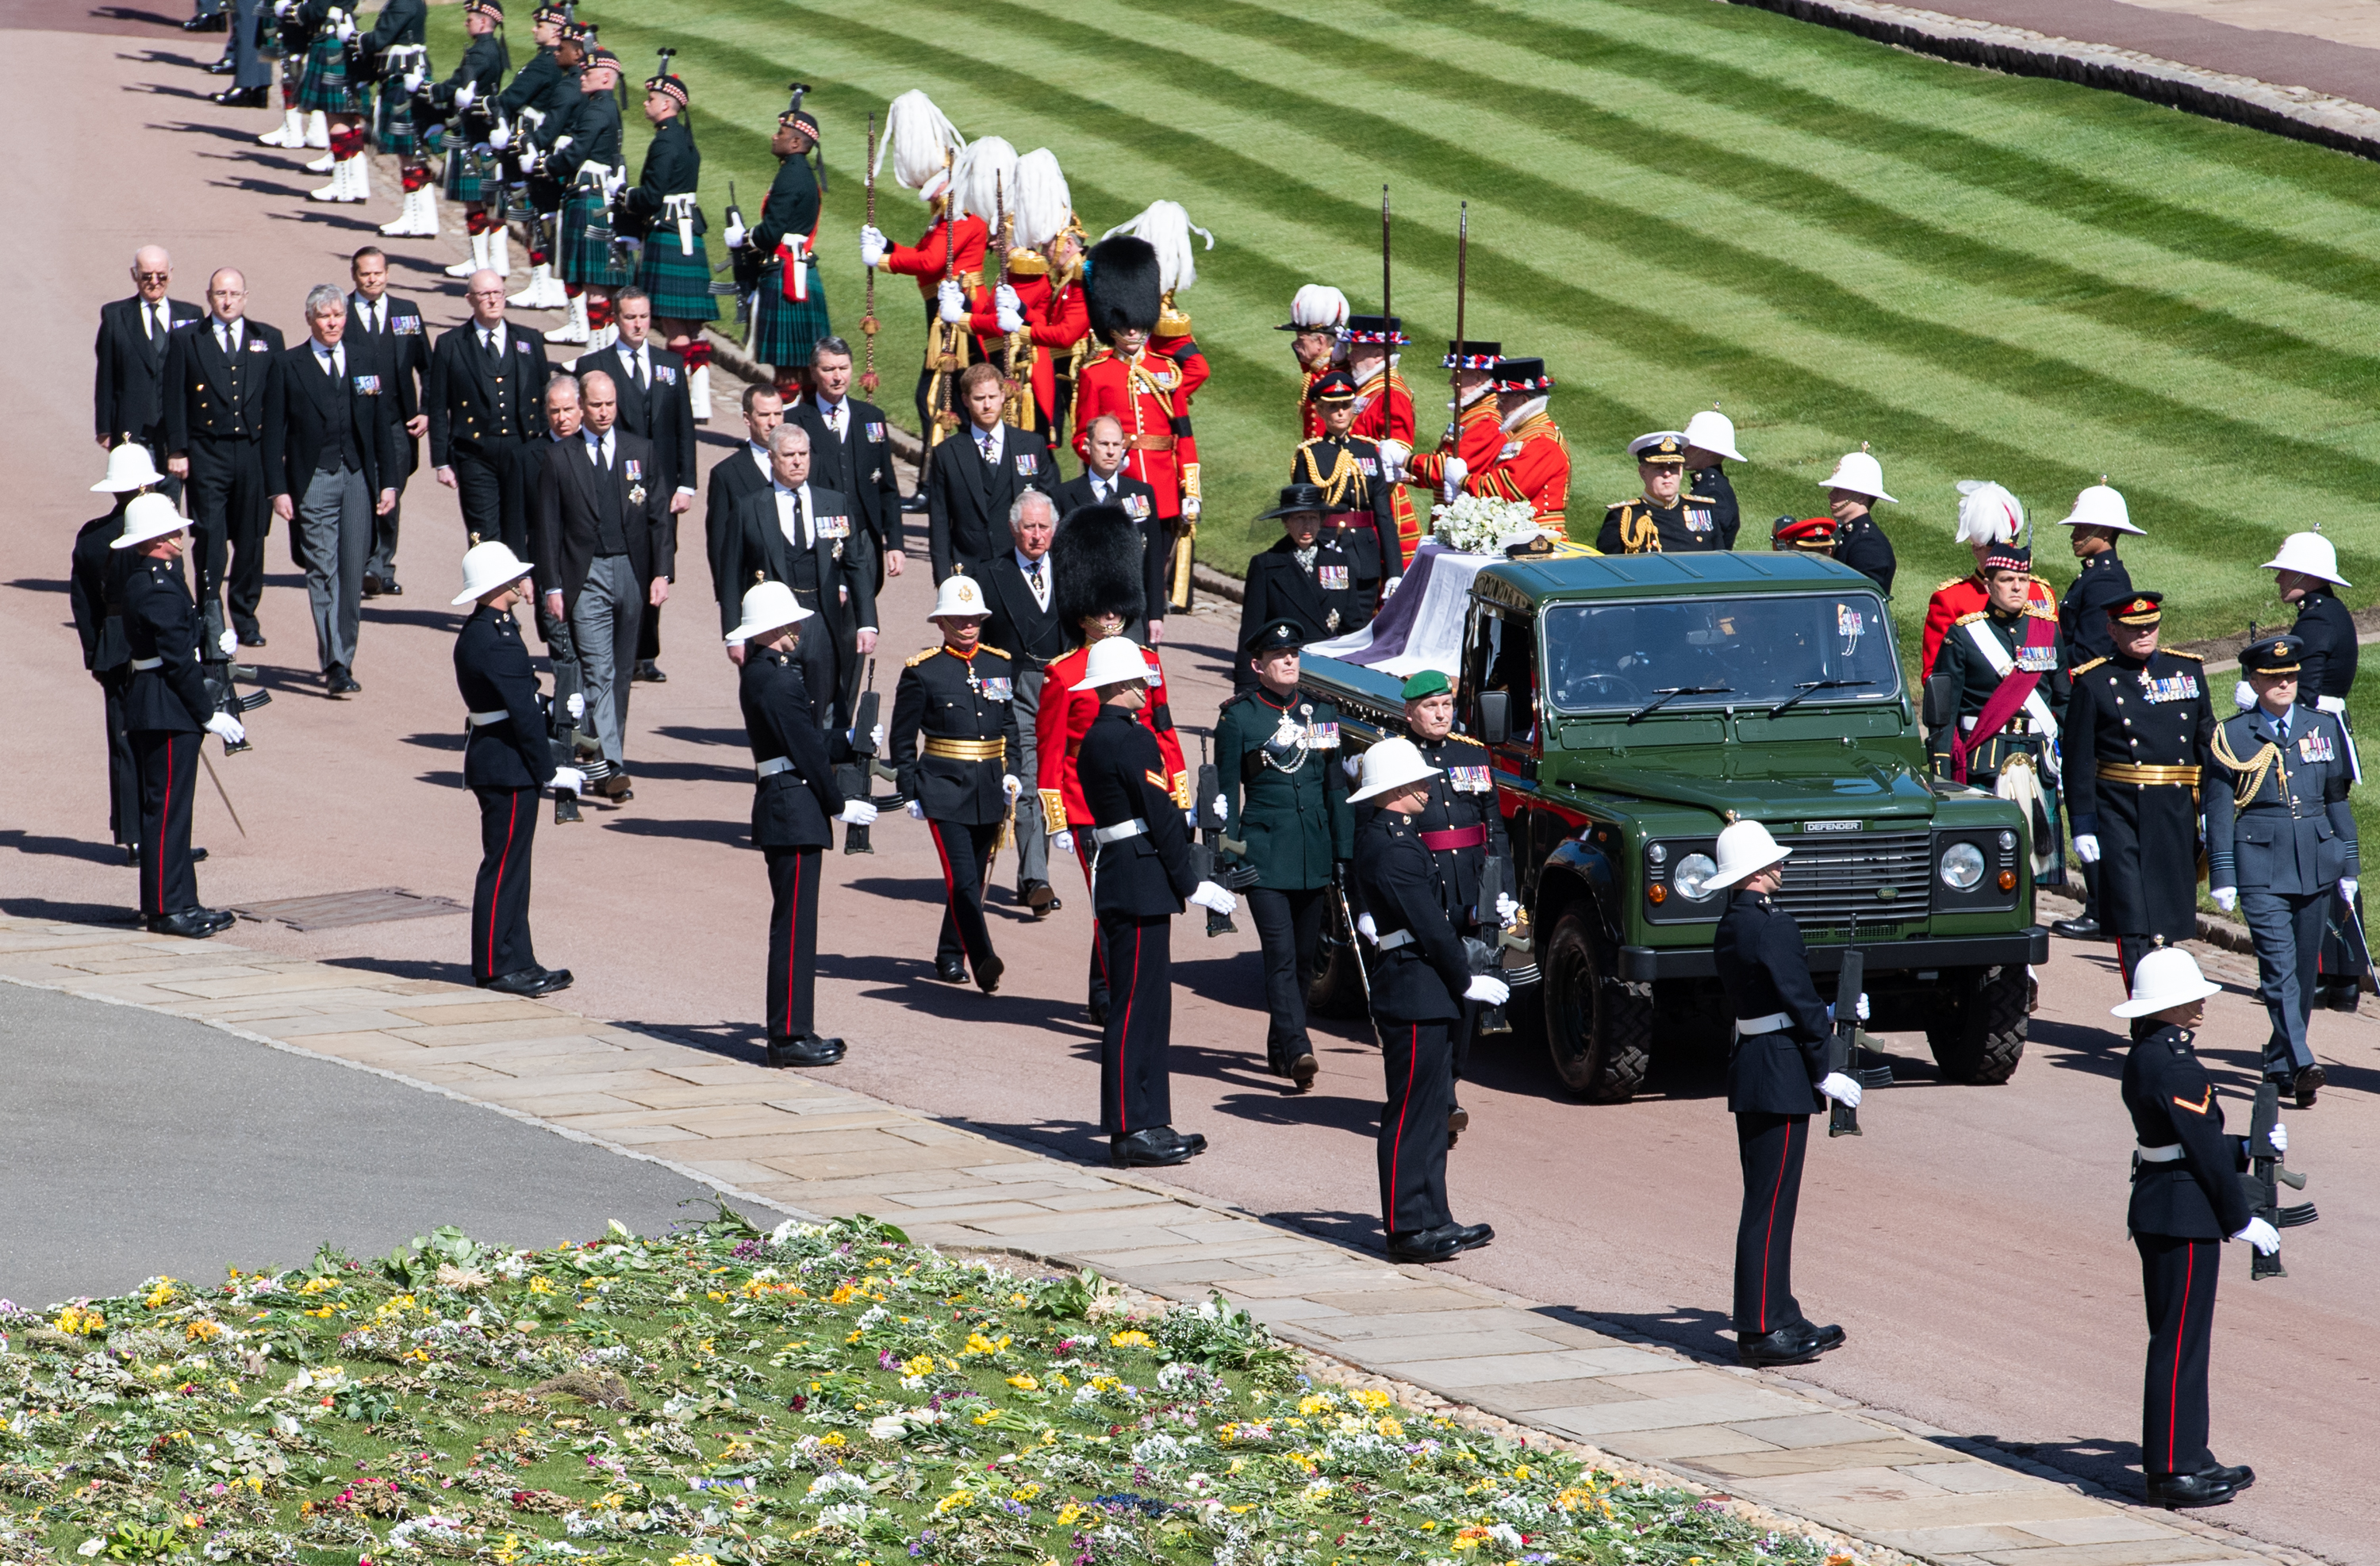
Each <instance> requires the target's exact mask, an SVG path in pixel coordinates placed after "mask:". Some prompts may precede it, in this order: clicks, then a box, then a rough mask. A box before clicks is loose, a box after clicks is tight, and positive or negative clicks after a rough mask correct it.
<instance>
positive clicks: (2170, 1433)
mask: <svg viewBox="0 0 2380 1566" xmlns="http://www.w3.org/2000/svg"><path fill="white" fill-rule="evenodd" d="M2181 1256H2182V1259H2181V1322H2180V1328H2179V1329H2177V1330H2176V1331H2175V1333H2174V1335H2173V1379H2172V1381H2171V1382H2170V1383H2168V1387H2167V1389H2166V1395H2165V1471H2166V1472H2167V1473H2168V1474H2170V1473H2172V1472H2173V1442H2174V1426H2177V1425H2179V1424H2180V1422H2181V1340H2182V1339H2183V1337H2184V1336H2186V1335H2187V1334H2188V1333H2189V1331H2190V1285H2191V1280H2192V1278H2193V1277H2194V1276H2195V1275H2196V1274H2197V1271H2198V1247H2197V1246H2196V1245H2190V1246H2187V1247H2185V1248H2184V1249H2183V1251H2182V1254H2181Z"/></svg>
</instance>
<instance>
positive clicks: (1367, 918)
mask: <svg viewBox="0 0 2380 1566" xmlns="http://www.w3.org/2000/svg"><path fill="white" fill-rule="evenodd" d="M1355 933H1356V934H1358V935H1360V936H1362V937H1363V938H1364V939H1365V940H1366V941H1370V942H1371V943H1372V944H1373V945H1375V946H1378V944H1379V943H1380V927H1379V926H1378V925H1376V924H1374V923H1373V922H1372V916H1371V915H1369V914H1358V915H1356V916H1355Z"/></svg>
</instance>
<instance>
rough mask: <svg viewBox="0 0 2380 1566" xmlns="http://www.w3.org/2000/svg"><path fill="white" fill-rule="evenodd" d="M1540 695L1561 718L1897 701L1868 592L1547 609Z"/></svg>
mask: <svg viewBox="0 0 2380 1566" xmlns="http://www.w3.org/2000/svg"><path fill="white" fill-rule="evenodd" d="M1544 627H1545V646H1546V682H1545V693H1546V698H1547V699H1548V702H1550V703H1551V705H1552V706H1553V708H1554V710H1557V711H1560V712H1570V713H1611V712H1628V713H1636V712H1641V711H1643V710H1645V708H1646V707H1647V706H1648V705H1649V704H1653V703H1658V704H1659V707H1658V710H1660V711H1664V712H1669V711H1680V710H1687V709H1691V708H1712V707H1733V708H1735V709H1737V710H1739V711H1742V710H1744V709H1746V708H1762V709H1775V708H1778V707H1779V706H1781V705H1783V704H1784V703H1786V702H1789V701H1793V700H1795V699H1796V698H1799V699H1800V700H1801V701H1802V702H1803V703H1804V704H1815V703H1818V702H1825V703H1827V704H1828V705H1832V704H1835V703H1838V702H1859V703H1866V702H1889V701H1894V700H1897V699H1898V698H1900V660H1899V659H1898V658H1897V657H1896V656H1895V655H1894V652H1893V646H1892V637H1891V633H1890V629H1889V627H1888V624H1887V622H1886V620H1885V614H1884V603H1883V601H1882V600H1880V599H1879V598H1877V597H1876V594H1874V593H1872V592H1861V591H1858V590H1850V591H1844V592H1828V593H1787V594H1762V595H1759V596H1756V597H1755V596H1745V597H1724V598H1698V599H1691V600H1689V599H1682V598H1673V599H1645V600H1638V601H1632V602H1619V603H1615V602H1609V601H1596V602H1591V603H1557V604H1552V605H1549V606H1548V607H1547V609H1546V610H1545V612H1544Z"/></svg>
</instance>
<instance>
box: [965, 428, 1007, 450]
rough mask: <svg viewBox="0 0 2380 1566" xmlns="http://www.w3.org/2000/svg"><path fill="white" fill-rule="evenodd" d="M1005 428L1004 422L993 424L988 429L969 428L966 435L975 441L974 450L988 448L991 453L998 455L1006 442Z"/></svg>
mask: <svg viewBox="0 0 2380 1566" xmlns="http://www.w3.org/2000/svg"><path fill="white" fill-rule="evenodd" d="M1007 429H1008V426H1007V425H1006V424H1004V423H1001V424H994V425H993V426H992V427H991V428H990V429H989V430H974V429H970V430H969V431H967V436H968V438H969V439H971V440H973V441H974V442H975V446H976V450H977V451H983V450H986V449H989V450H990V452H991V455H994V456H998V455H1000V454H1001V451H1002V448H1003V447H1004V446H1005V444H1006V443H1007V434H1006V431H1007Z"/></svg>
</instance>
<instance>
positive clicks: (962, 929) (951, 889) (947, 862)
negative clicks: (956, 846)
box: [926, 820, 976, 965]
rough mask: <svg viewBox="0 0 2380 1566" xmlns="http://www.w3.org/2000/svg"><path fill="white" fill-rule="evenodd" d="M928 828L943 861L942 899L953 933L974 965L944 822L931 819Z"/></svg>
mask: <svg viewBox="0 0 2380 1566" xmlns="http://www.w3.org/2000/svg"><path fill="white" fill-rule="evenodd" d="M926 830H927V831H928V832H931V833H933V834H934V853H935V855H936V856H938V857H940V858H941V861H942V901H943V902H944V903H945V904H949V906H950V910H951V933H953V935H956V936H957V937H958V938H959V950H960V951H961V952H964V953H966V960H967V962H968V963H969V964H970V965H972V964H973V963H974V962H975V960H976V957H975V953H973V952H969V951H967V943H966V921H965V920H964V919H962V918H960V917H959V883H958V878H956V877H955V876H953V875H952V874H951V851H950V849H949V848H948V847H946V846H944V845H943V843H942V823H941V822H940V821H936V820H929V821H928V822H927V823H926ZM967 851H968V852H969V853H973V852H974V851H975V845H974V844H972V843H970V844H968V845H967Z"/></svg>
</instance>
